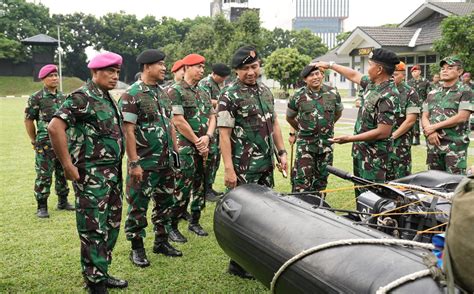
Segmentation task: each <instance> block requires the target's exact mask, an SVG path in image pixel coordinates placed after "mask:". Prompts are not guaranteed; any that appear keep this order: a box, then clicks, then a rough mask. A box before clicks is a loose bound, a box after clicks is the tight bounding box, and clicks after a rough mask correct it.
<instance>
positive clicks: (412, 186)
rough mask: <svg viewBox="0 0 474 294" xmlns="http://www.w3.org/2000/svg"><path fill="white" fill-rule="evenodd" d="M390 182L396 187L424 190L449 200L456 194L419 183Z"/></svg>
mask: <svg viewBox="0 0 474 294" xmlns="http://www.w3.org/2000/svg"><path fill="white" fill-rule="evenodd" d="M388 184H389V185H391V186H393V187H395V188H397V187H403V188H405V189H408V190H411V191H417V192H424V193H427V194H429V195H431V196H436V197H439V198H443V199H445V200H447V201H449V202H451V201H452V198H453V195H454V193H445V192H440V191H436V190H433V189H430V188H425V187H423V186H418V185H411V184H404V183H397V182H394V181H392V182H389V183H388Z"/></svg>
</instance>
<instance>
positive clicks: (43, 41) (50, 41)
mask: <svg viewBox="0 0 474 294" xmlns="http://www.w3.org/2000/svg"><path fill="white" fill-rule="evenodd" d="M21 42H22V43H23V44H25V45H46V46H56V45H57V44H58V40H56V39H55V38H51V37H50V36H48V35H45V34H39V35H36V36H33V37H29V38H26V39H23V40H21Z"/></svg>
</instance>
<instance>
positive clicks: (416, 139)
mask: <svg viewBox="0 0 474 294" xmlns="http://www.w3.org/2000/svg"><path fill="white" fill-rule="evenodd" d="M420 133H421V132H420V118H419V117H418V118H417V119H416V122H415V124H414V125H413V137H412V143H413V144H420Z"/></svg>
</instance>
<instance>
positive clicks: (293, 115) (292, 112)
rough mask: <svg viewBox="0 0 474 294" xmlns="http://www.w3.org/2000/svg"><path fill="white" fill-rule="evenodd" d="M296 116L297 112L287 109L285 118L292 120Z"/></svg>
mask: <svg viewBox="0 0 474 294" xmlns="http://www.w3.org/2000/svg"><path fill="white" fill-rule="evenodd" d="M297 115H298V112H297V111H295V110H293V109H291V108H287V109H286V116H287V117H290V118H293V117H296V116H297Z"/></svg>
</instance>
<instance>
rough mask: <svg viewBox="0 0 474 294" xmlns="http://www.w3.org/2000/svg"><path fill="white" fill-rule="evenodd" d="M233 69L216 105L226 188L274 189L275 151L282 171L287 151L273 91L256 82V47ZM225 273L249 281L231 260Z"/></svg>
mask: <svg viewBox="0 0 474 294" xmlns="http://www.w3.org/2000/svg"><path fill="white" fill-rule="evenodd" d="M232 67H233V68H234V69H235V70H236V73H237V80H236V81H235V82H233V83H232V84H230V85H229V86H227V87H226V88H225V90H224V91H223V92H222V95H221V96H220V98H219V105H218V122H217V126H218V127H219V135H220V148H221V153H222V159H223V161H224V167H225V172H224V173H225V174H224V182H225V185H226V187H227V188H229V189H232V188H234V187H235V186H237V185H242V184H246V183H256V184H260V185H264V186H268V187H273V184H274V182H273V168H274V163H273V153H274V150H275V149H274V148H276V150H278V155H279V157H280V161H281V165H282V168H283V169H284V170H286V151H285V147H284V144H283V138H282V135H281V130H280V125H279V123H278V119H277V114H276V112H275V107H274V99H273V95H272V92H271V91H270V89H269V88H268V87H267V86H265V85H264V84H262V83H261V82H259V81H257V78H258V77H259V75H260V60H259V58H258V54H257V52H256V50H255V48H254V47H252V46H244V47H241V48H239V49H238V50H237V51H236V52H235V54H234V56H233V58H232ZM228 272H229V273H230V274H233V275H237V276H239V277H242V278H252V276H251V275H250V274H249V273H247V272H246V271H245V270H244V269H243V268H242V267H240V266H239V265H238V264H237V263H236V262H234V261H232V260H231V261H230V263H229V269H228Z"/></svg>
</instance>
